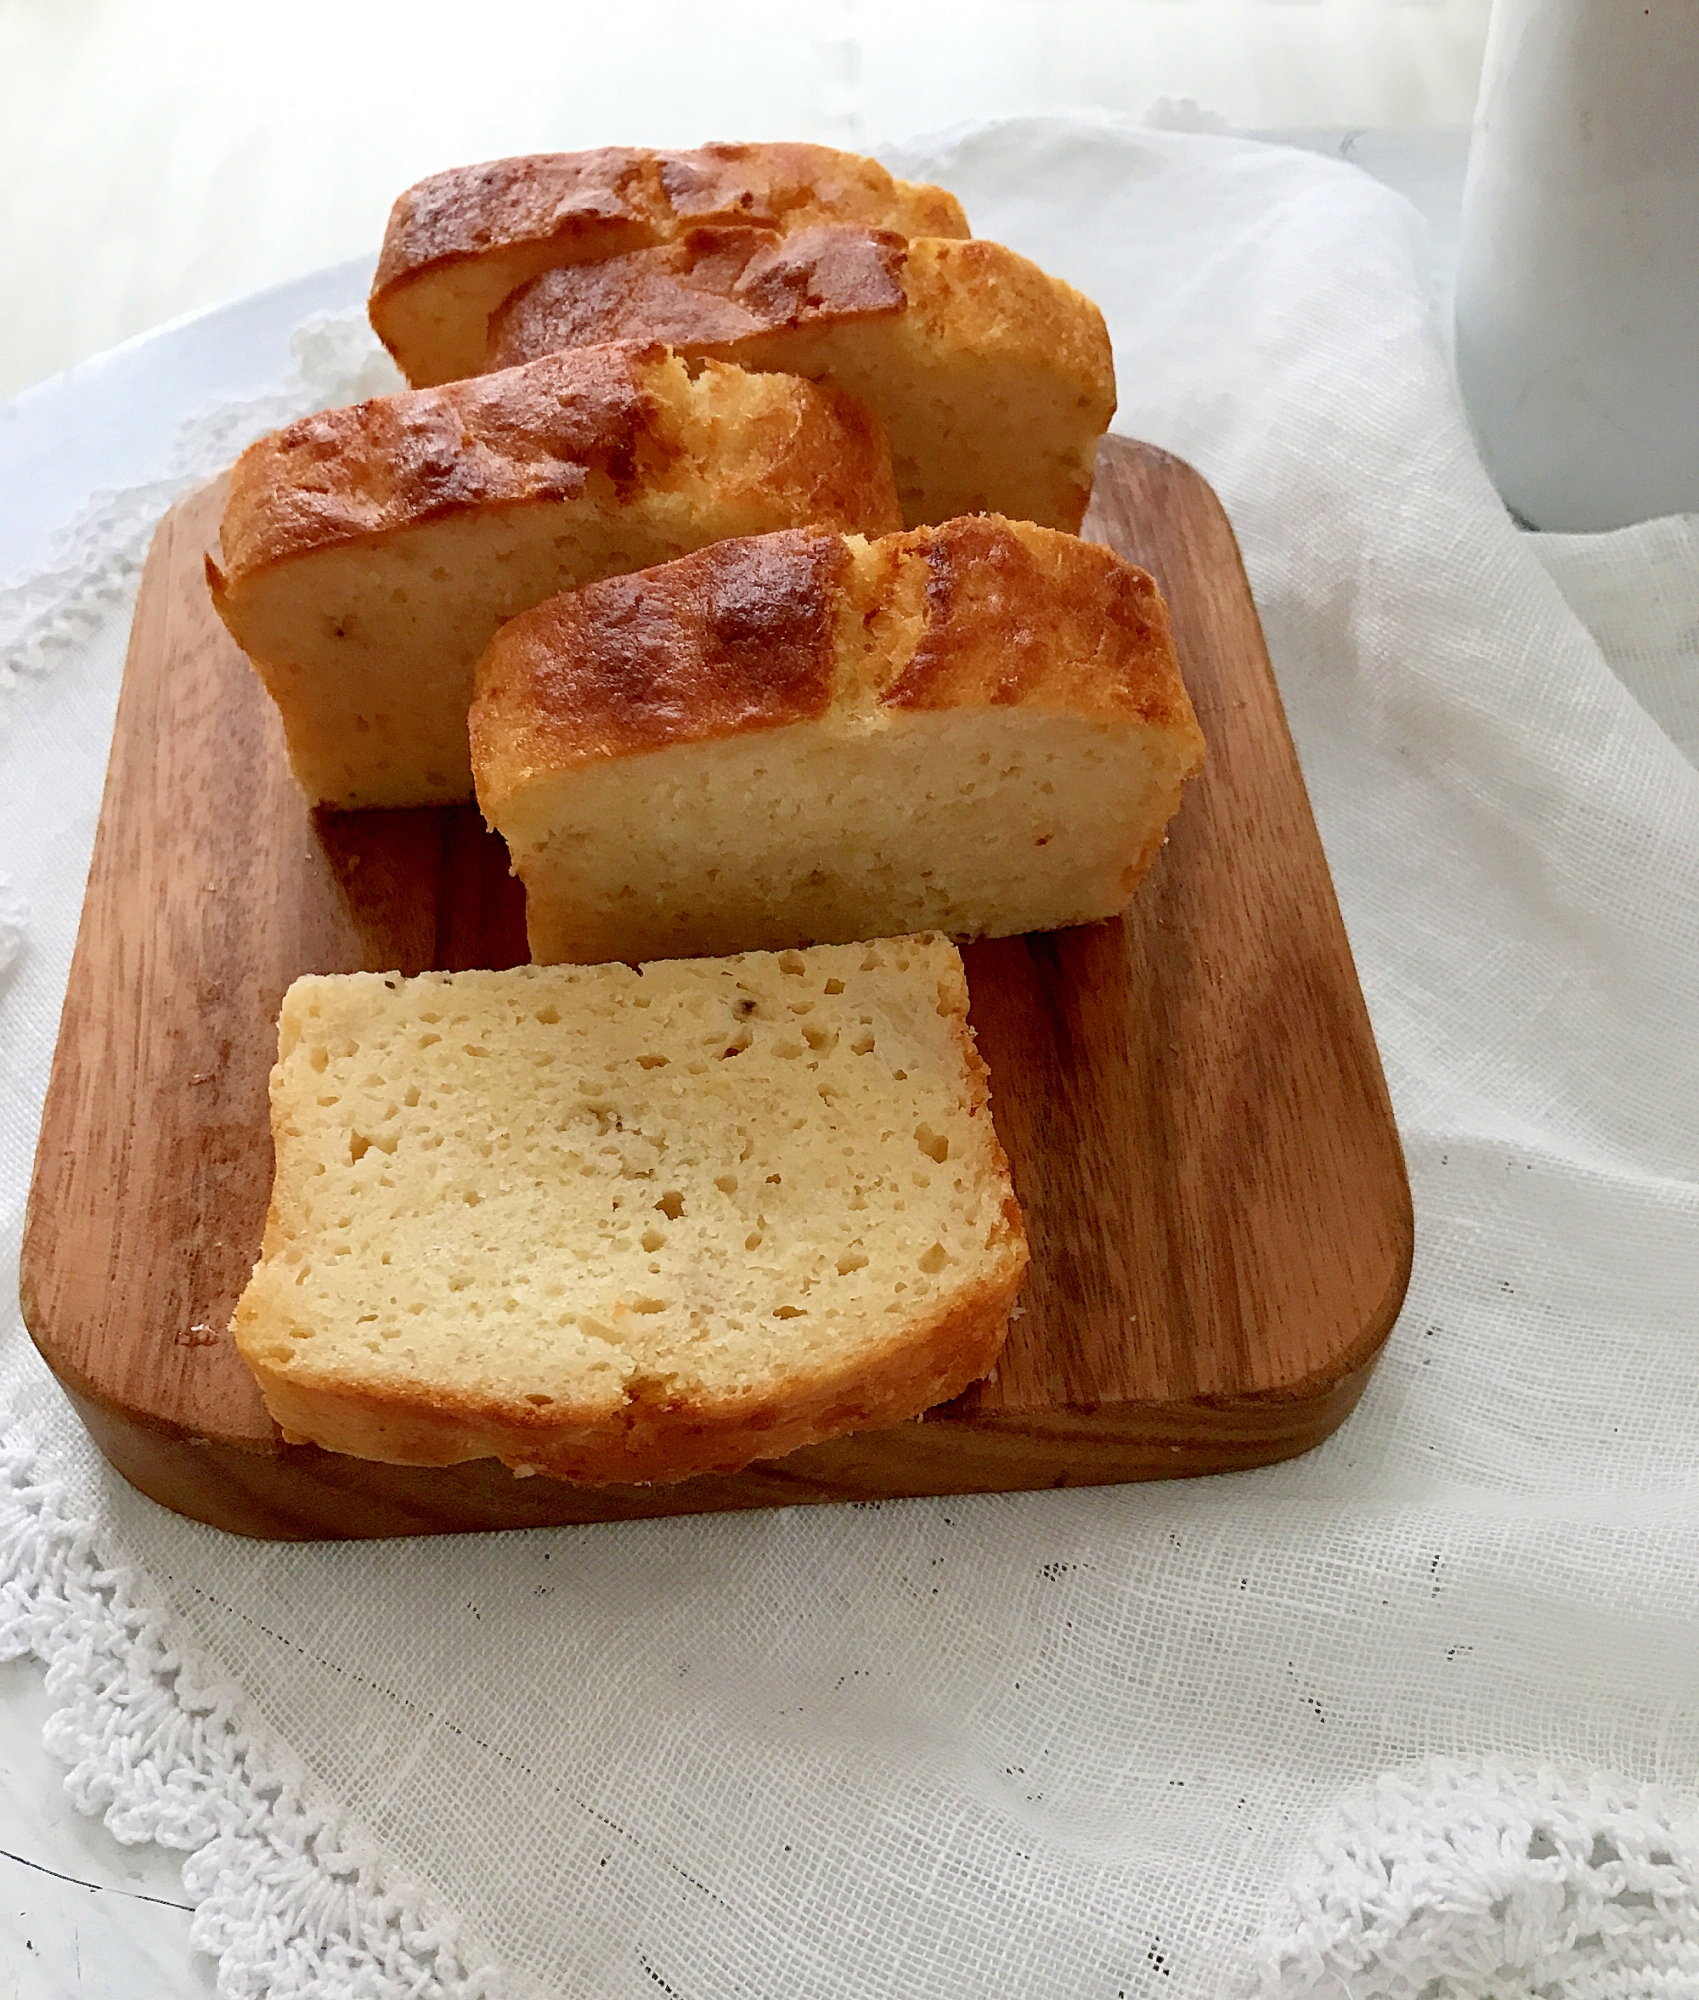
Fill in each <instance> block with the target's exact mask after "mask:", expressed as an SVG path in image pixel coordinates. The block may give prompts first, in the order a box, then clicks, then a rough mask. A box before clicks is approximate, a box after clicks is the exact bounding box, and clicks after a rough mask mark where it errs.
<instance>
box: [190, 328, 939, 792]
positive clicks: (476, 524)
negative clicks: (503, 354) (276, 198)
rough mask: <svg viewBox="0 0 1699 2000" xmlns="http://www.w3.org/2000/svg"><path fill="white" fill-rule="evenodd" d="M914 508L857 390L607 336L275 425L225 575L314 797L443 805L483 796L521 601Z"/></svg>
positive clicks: (870, 524) (244, 637) (224, 604)
mask: <svg viewBox="0 0 1699 2000" xmlns="http://www.w3.org/2000/svg"><path fill="white" fill-rule="evenodd" d="M900 520H901V516H900V514H899V512H898V509H897V500H896V491H895V488H894V487H893V485H892V481H891V467H890V455H889V451H888V449H887V446H886V443H885V438H884V435H883V433H882V432H881V431H880V429H879V426H878V424H877V423H876V422H875V421H874V420H873V419H871V418H869V417H868V415H867V414H866V412H865V411H864V410H863V409H862V408H861V406H860V405H859V404H856V403H854V402H852V401H851V400H850V399H849V398H848V397H846V396H842V395H839V394H838V393H837V392H836V391H834V390H830V389H822V388H817V387H815V386H814V385H813V384H812V383H809V382H802V381H799V380H797V379H796V378H794V377H791V376H784V375H750V374H745V373H744V372H743V371H742V370H741V369H737V368H731V367H725V366H722V365H721V364H719V363H717V362H715V363H707V364H703V363H696V364H693V365H691V366H687V365H686V364H685V363H684V362H683V361H682V360H679V359H678V358H677V357H676V356H673V355H670V354H668V353H667V352H666V351H665V350H664V349H662V348H647V349H638V348H584V349H580V350H577V351H575V352H573V353H570V354H558V355H553V356H550V357H548V358H546V359H544V360H541V361H537V362H534V363H532V364H531V365H530V366H528V367H524V368H512V369H507V370H504V371H502V372H501V373H499V374H495V375H488V376H484V377H482V378H481V379H480V380H478V381H474V382H459V383H455V384H454V385H453V386H452V387H449V388H446V389H422V390H413V391H409V392H407V393H404V394H402V395H399V396H384V397H380V398H378V399H377V400H375V401H373V402H369V403H359V404H356V405H354V406H353V407H352V408H350V409H342V410H328V411H326V412H324V413H323V414H322V415H320V416H315V417H305V418H303V419H302V420H301V421H300V422H298V423H294V424H291V425H290V426H289V427H288V428H287V429H286V430H281V431H278V432H276V433H275V434H274V435H273V436H271V437H268V438H262V439H261V440H260V442H259V443H258V444H255V445H252V446H250V448H249V449H248V450H247V451H245V452H244V453H243V454H242V456H241V458H240V459H239V460H238V461H237V464H236V469H235V472H234V473H233V475H232V479H231V488H230V499H229V503H228V505H227V506H226V509H225V514H224V521H223V527H222V532H221V536H220V540H221V545H222V553H221V556H220V558H219V559H218V560H216V561H215V560H213V559H212V558H211V557H209V558H208V562H207V576H208V581H209V583H210V585H211V588H212V595H213V602H214V603H215V605H216V606H217V608H218V612H219V615H220V616H221V617H222V618H223V620H224V622H225V624H226V625H227V626H228V627H229V628H230V630H231V632H232V633H233V634H234V636H235V639H236V642H237V644H238V645H239V646H240V647H241V648H242V650H243V651H244V652H245V653H247V655H248V656H249V658H250V659H251V660H252V661H253V662H254V665H255V666H256V667H257V668H258V670H259V673H260V677H261V679H262V680H263V681H264V682H265V684H266V687H267V689H268V690H269V691H270V693H271V695H272V698H273V699H274V700H275V701H276V703H277V706H278V708H279V710H280V711H281V713H282V716H283V727H284V733H285V736H286V737H287V739H288V745H289V760H290V763H291V764H292V765H293V767H294V770H295V775H296V777H297V778H298V779H299V780H300V782H301V786H302V788H303V790H305V791H306V793H307V794H308V796H309V797H310V798H312V799H314V800H317V801H321V802H322V803H324V804H326V805H332V806H342V807H348V806H411V805H436V804H440V803H443V802H445V801H448V800H454V799H464V798H469V797H470V796H471V792H472V773H471V766H470V764H469V763H468V761H467V750H466V709H467V704H468V703H469V702H470V701H471V698H472V668H473V664H474V662H475V661H476V660H477V657H478V654H479V653H480V652H481V651H482V649H483V647H484V646H485V645H486V644H487V643H488V641H489V638H490V635H491V634H492V633H493V632H494V631H495V629H496V627H497V626H498V625H499V624H500V623H501V621H502V620H503V619H505V618H511V617H512V616H513V614H514V613H515V612H517V611H522V610H524V609H525V608H526V607H527V606H529V605H533V604H536V603H538V602H539V601H540V600H541V599H543V598H545V597H548V596H550V595H552V594H553V593H554V592H556V591H559V590H563V589H570V588H573V587H575V586H577V585H580V584H585V583H589V582H592V581H594V580H595V579H597V578H600V577H606V576H610V575H613V574H616V573H618V572H620V571H624V570H631V569H640V568H642V567H644V566H645V565H647V564H652V563H658V562H665V561H667V560H669V559H670V558H671V557H674V556H678V555H682V554H684V553H685V552H686V551H687V550H690V549H696V548H700V547H702V546H703V545H704V544H705V543H708V542H715V541H719V540H722V539H723V538H724V537H726V536H729V535H748V534H760V533H763V532H765V531H767V530H769V529H774V528H782V527H790V526H793V525H797V524H801V523H805V522H822V523H828V524H830V525H832V526H834V527H839V528H856V529H866V530H870V531H872V532H875V533H877V532H879V531H881V530H883V529H888V528H894V527H896V526H898V525H899V523H900Z"/></svg>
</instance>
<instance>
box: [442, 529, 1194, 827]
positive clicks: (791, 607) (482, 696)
mask: <svg viewBox="0 0 1699 2000" xmlns="http://www.w3.org/2000/svg"><path fill="white" fill-rule="evenodd" d="M917 568H918V569H919V571H920V576H919V578H918V588H917V587H916V582H917V579H916V578H915V574H914V572H915V570H916V569H917ZM734 578H735V579H736V585H735V591H732V590H730V588H729V587H730V585H731V581H732V579H734ZM757 579H758V580H759V581H757ZM852 588H853V590H854V593H855V605H854V610H855V611H856V612H857V613H858V614H859V616H856V617H853V618H851V619H850V620H849V621H848V624H849V627H850V628H851V629H852V630H854V631H860V630H863V629H872V628H873V627H874V625H875V623H876V621H878V620H880V619H881V618H883V617H885V616H886V615H887V614H889V615H891V616H893V617H895V618H897V619H898V620H899V621H900V620H902V619H903V618H904V617H905V616H906V615H907V612H906V608H907V607H908V606H909V605H911V604H913V605H917V606H918V609H919V623H918V633H917V636H916V638H915V642H914V644H913V646H912V649H907V650H905V651H904V652H903V654H902V655H901V657H900V658H899V659H898V660H897V661H896V662H895V672H894V673H893V674H892V676H891V678H889V679H888V680H886V681H884V682H883V683H877V682H876V683H875V694H876V698H877V700H878V701H879V702H880V703H881V704H882V705H883V706H884V707H886V708H888V709H894V710H923V709H950V708H987V707H1002V706H1010V705H1016V706H1022V707H1026V708H1030V709H1034V710H1039V711H1046V712H1051V713H1063V714H1070V715H1079V716H1084V717H1087V718H1097V717H1100V718H1102V719H1103V720H1105V721H1121V722H1141V723H1146V724H1151V725H1154V726H1157V727H1165V728H1170V729H1175V730H1178V731H1180V732H1181V733H1182V734H1184V735H1187V736H1190V737H1191V738H1192V739H1194V742H1193V746H1192V748H1193V753H1194V754H1193V757H1192V762H1193V763H1195V762H1196V761H1197V760H1198V759H1200V758H1201V756H1202V752H1203V738H1202V735H1201V733H1200V732H1199V731H1198V727H1197V721H1196V718H1195V716H1194V715H1193V713H1192V706H1191V702H1190V699H1189V698H1188V696H1187V694H1186V689H1185V684H1184V682H1183V681H1182V680H1181V677H1180V669H1179V663H1178V661H1177V660H1176V658H1175V654H1174V643H1173V638H1172V636H1171V634H1170V631H1169V623H1168V610H1167V606H1166V605H1165V604H1164V603H1163V601H1162V594H1161V592H1160V591H1159V590H1158V589H1157V587H1156V584H1155V582H1154V581H1153V580H1152V578H1151V577H1150V576H1148V575H1147V574H1146V573H1145V572H1144V571H1143V570H1141V569H1138V568H1136V567H1135V566H1134V565H1133V564H1131V563H1128V562H1124V561H1123V560H1122V559H1121V558H1120V557H1119V556H1117V555H1116V554H1114V553H1113V551H1112V550H1109V549H1106V548H1101V547H1099V546H1098V545H1096V544H1095V543H1090V542H1081V541H1078V540H1076V539H1075V538H1074V537H1073V536H1072V535H1064V534H1061V533H1059V532H1058V531H1057V530H1055V529H1051V528H1038V527H1034V526H1033V525H1032V524H1031V523H1030V522H1026V521H1006V520H1003V519H1001V518H1000V517H999V516H996V515H971V516H968V517H966V518H964V519H962V520H958V521H948V522H945V523H944V524H943V525H942V526H941V527H937V528H919V529H914V530H911V531H910V532H909V533H907V534H903V535H888V536H885V537H883V538H881V539H880V540H878V541H875V542H873V543H871V544H869V545H868V546H867V548H866V550H865V552H864V555H863V558H862V562H861V564H860V566H859V570H858V572H857V577H856V581H855V583H854V584H853V586H852V584H851V580H850V566H849V563H848V559H847V548H846V544H845V543H844V541H843V539H842V537H841V536H838V535H831V534H826V533H823V532H821V531H818V530H801V531H796V532H793V533H789V534H777V535H762V536H755V537H752V538H749V539H748V540H745V541H742V542H737V543H731V542H727V543H721V544H719V545H718V546H717V547H716V548H712V549H705V550H701V551H699V552H698V553H697V554H695V555H690V556H685V557H683V558H681V559H680V560H679V561H677V562H672V563H663V564H661V565H660V566H658V567H657V568H654V569H650V570H644V571H641V572H639V573H637V574H636V575H633V576H627V577H621V578H617V579H615V580H613V581H611V582H608V583H599V584H594V585H592V586H591V587H590V588H589V589H586V590H581V591H575V592H568V593H564V594H563V595H561V596H559V597H555V598H551V599H550V600H549V601H548V602H547V603H545V604H541V605H539V606H538V607H537V608H536V610H534V611H530V612H527V613H526V614H524V616H523V617H520V618H516V619H514V620H513V621H512V622H511V623H509V624H508V625H506V626H504V627H503V628H502V630H501V631H500V632H498V633H497V634H496V636H495V638H494V639H493V640H492V641H491V643H490V645H489V647H488V648H487V650H486V651H485V653H484V656H483V659H482V660H481V661H480V662H479V666H478V674H477V688H478V692H477V698H476V700H475V701H474V703H473V706H472V714H471V718H470V727H471V740H472V768H473V771H474V773H475V775H476V779H477V785H478V795H479V798H480V800H481V801H482V803H483V806H484V809H485V814H486V817H496V816H498V815H499V812H500V809H501V805H502V802H503V800H504V799H505V798H506V797H507V796H508V795H510V794H511V792H512V790H513V789H514V787H516V786H517V785H520V784H523V783H524V782H526V780H527V779H528V778H530V777H532V776H535V775H537V774H538V773H541V772H556V771H563V770H568V769H571V768H572V767H573V766H575V765H582V764H586V763H590V762H593V761H596V760H599V759H602V758H607V757H614V756H622V755H627V754H630V753H632V752H642V751H649V750H658V749H663V748H666V747H668V746H670V745H674V744H680V743H687V742H705V741H711V740H714V739H717V738H721V737H725V736H729V735H733V734H735V733H737V732H739V731H741V730H744V729H768V728H774V727H777V726H779V725H781V724H785V723H790V722H801V721H806V720H809V719H811V718H813V717H817V716H820V715H823V714H824V713H825V712H826V709H827V708H828V707H829V706H830V705H831V704H832V702H833V700H834V699H848V700H853V699H855V698H856V695H857V693H858V692H859V690H860V688H861V687H862V686H864V685H865V678H864V677H865V675H866V673H867V672H868V670H869V665H870V663H869V661H867V660H862V659H854V660H852V659H848V658H845V659H838V658H836V652H837V636H838V634H839V632H840V631H841V630H842V629H844V625H845V620H844V618H843V616H842V612H843V607H844V605H845V603H846V599H847V597H848V595H849V593H850V591H851V590H852ZM718 591H728V593H729V594H728V596H727V601H728V602H729V601H733V598H734V597H735V599H736V601H739V602H742V601H745V598H747V601H748V602H750V603H752V604H753V603H759V604H763V605H767V606H770V607H775V608H774V609H772V610H770V611H769V612H768V614H767V615H768V616H769V617H770V618H772V619H773V620H775V621H776V620H777V618H778V615H779V614H778V611H777V609H776V607H778V606H780V605H782V607H783V618H784V619H785V620H786V621H788V625H787V628H786V629H787V631H788V633H789V634H790V635H792V636H789V637H786V638H784V639H782V640H781V639H780V638H779V636H778V625H777V623H776V622H775V623H774V624H772V625H771V626H770V627H769V628H768V629H769V631H770V632H771V634H772V636H771V637H768V636H766V634H764V633H762V632H761V628H759V627H758V626H756V625H755V624H753V623H752V624H751V625H750V627H749V630H750V632H751V634H752V635H755V634H760V636H759V637H758V639H757V642H756V643H743V642H742V641H739V642H738V643H733V637H734V635H735V633H736V629H737V628H736V627H735V625H734V624H732V623H729V622H728V621H727V620H726V619H725V618H724V617H723V615H722V614H720V613H719V612H717V611H716V612H714V613H713V614H710V612H709V611H708V609H707V606H708V604H709V602H710V600H711V599H712V598H713V596H714V593H715V592H718ZM881 664H882V659H881V656H880V655H879V653H878V652H877V650H876V651H875V654H874V656H873V658H872V661H871V666H872V669H873V671H875V672H877V671H879V669H880V666H881Z"/></svg>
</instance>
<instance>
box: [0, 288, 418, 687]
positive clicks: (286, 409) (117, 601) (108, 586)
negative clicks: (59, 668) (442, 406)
mask: <svg viewBox="0 0 1699 2000" xmlns="http://www.w3.org/2000/svg"><path fill="white" fill-rule="evenodd" d="M289 351H290V359H291V367H290V372H289V375H288V378H287V379H286V381H285V382H284V384H283V386H282V387H281V388H280V389H276V390H273V391H271V392H270V393H268V394H266V395H263V396H247V397H239V398H234V399H232V400H229V401H225V402H219V403H215V404H212V405H210V406H209V407H208V408H207V409H206V410H204V411H202V412H201V414H200V415H199V416H196V417H192V418H191V419H190V420H189V421H188V422H187V423H186V424H184V425H183V426H182V428H181V429H180V430H179V432H178V433H177V438H176V441H175V443H174V445H173V447H172V452H171V457H170V461H169V467H168V470H167V472H166V473H165V476H164V477H163V478H160V479H150V480H147V481H145V482H144V483H143V484H141V485H139V486H128V487H124V488H123V489H121V490H120V491H117V492H100V493H96V494H94V495H93V496H92V498H91V499H90V501H89V504H88V505H87V507H85V508H84V509H83V511H82V512H81V513H80V514H78V515H77V516H76V518H75V519H74V520H72V521H71V522H70V523H69V524H68V525H67V526H66V527H64V528H62V529H61V530H60V531H59V533H58V535H57V536H55V538H54V542H53V546H52V551H51V553H50V555H49V557H48V560H47V562H46V564H45V565H44V567H42V568H41V569H39V570H36V571H34V572H32V573H31V574H30V575H28V576H25V577H23V578H21V579H19V580H17V581H15V582H12V583H10V584H7V585H5V586H4V587H0V692H4V691H5V690H6V689H7V688H9V687H11V686H13V685H14V684H15V683H16V681H17V680H18V679H19V678H20V677H21V676H22V675H25V674H38V673H43V672H45V671H46V670H47V669H48V668H49V667H51V666H52V664H53V662H54V661H55V660H56V659H58V658H60V657H62V656H63V655H64V654H65V653H66V652H68V651H70V650H71V649H73V648H74V647H76V646H77V645H79V644H81V643H83V642H84V641H86V640H87V639H88V638H90V637H91V636H92V634H93V633H94V632H95V631H97V630H98V629H99V627H100V626H101V625H102V624H103V623H104V621H105V620H106V619H107V618H109V617H111V616H112V615H113V613H115V612H118V611H124V610H127V609H128V606H129V603H130V600H131V599H132V597H133V596H134V594H135V589H136V586H137V584H138V583H139V582H140V580H141V573H142V564H143V562H144V561H145V559H146V557H147V549H148V543H149V541H151V539H152V537H153V531H154V528H155V527H156V526H157V525H158V522H159V518H160V516H161V515H162V514H163V513H164V512H165V510H166V508H168V507H169V506H170V505H171V503H172V502H173V501H174V500H177V499H179V498H181V496H182V495H183V494H184V493H186V492H187V491H188V489H189V488H190V487H191V486H194V485H196V484H198V483H199V482H200V481H201V480H203V479H210V478H211V477H212V476H213V474H214V473H216V472H221V471H223V469H224V468H225V466H227V465H228V464H229V463H230V461H231V460H232V459H233V458H234V457H235V456H236V455H237V453H238V452H239V451H240V450H241V449H242V447H243V446H244V445H246V444H250V443H252V442H253V440H254V439H255V438H257V437H263V436H264V435H265V433H266V432H267V431H273V430H276V429H277V428H278V427H279V425H282V424H286V423H289V422H290V421H291V420H292V419H294V418H295V417H301V416H306V415H308V414H309V413H310V412H311V411H313V410H324V409H329V408H331V407H333V406H334V405H337V404H341V403H354V402H359V401H360V400H361V399H362V398H364V397H366V396H382V395H386V394H388V393H389V392H390V391H392V390H395V389H398V388H401V387H402V386H404V385H403V384H402V381H401V378H400V376H399V375H398V374H397V373H396V372H395V368H394V365H393V363H392V362H391V361H390V359H389V357H388V355H386V354H385V353H384V352H383V350H382V348H380V347H379V346H378V344H377V342H376V340H375V339H374V338H373V336H372V333H371V330H370V328H369V327H368V326H367V325H366V322H365V320H364V318H363V317H361V316H360V315H358V314H355V313H335V314H332V313H320V314H317V315H315V316H314V317H313V318H312V319H309V320H307V321H305V322H304V323H303V324H302V325H301V326H300V327H299V328H297V330H296V332H295V334H294V336H293V338H292V339H291V341H290V349H289Z"/></svg>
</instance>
